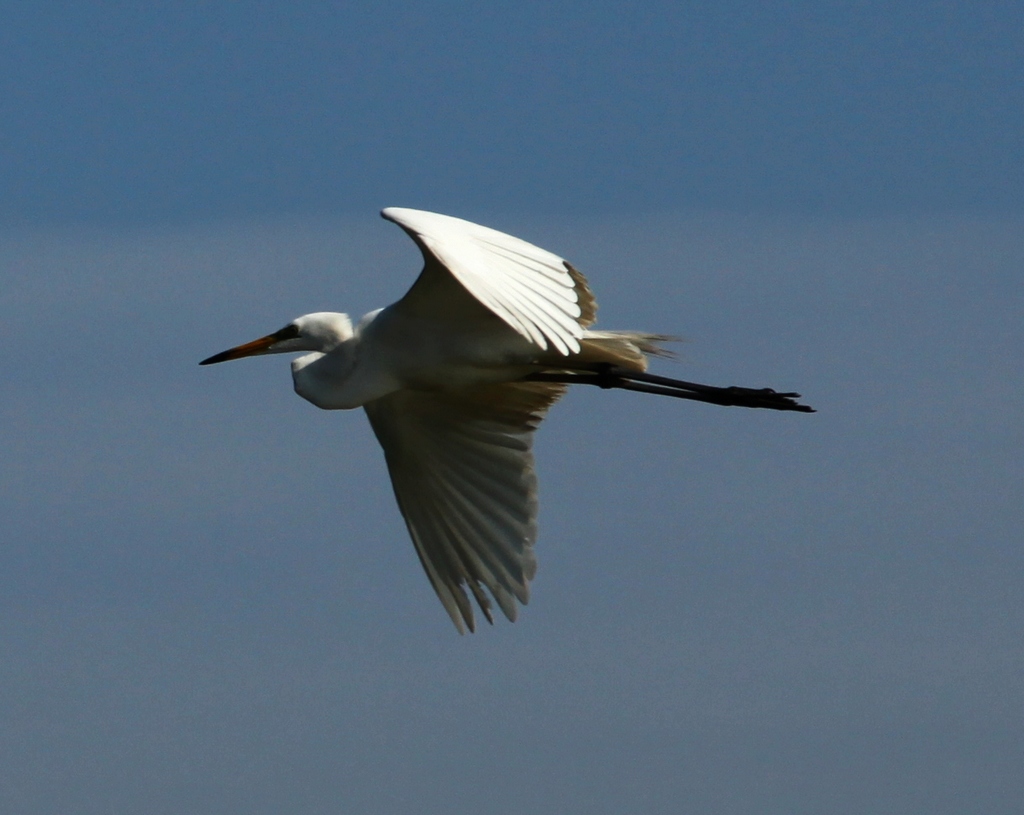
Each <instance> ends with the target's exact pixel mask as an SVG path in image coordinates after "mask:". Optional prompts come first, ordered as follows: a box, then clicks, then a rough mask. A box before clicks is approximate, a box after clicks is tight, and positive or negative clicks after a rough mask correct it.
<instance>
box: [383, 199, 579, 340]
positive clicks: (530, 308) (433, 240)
mask: <svg viewBox="0 0 1024 815" xmlns="http://www.w3.org/2000/svg"><path fill="white" fill-rule="evenodd" d="M381 216H383V217H384V218H386V219H387V220H389V221H394V222H395V223H396V224H398V225H399V226H400V227H402V229H404V230H405V231H406V232H407V233H408V234H409V235H410V237H412V239H413V240H414V241H416V244H417V245H418V246H419V247H420V250H421V251H422V252H423V258H424V261H425V266H424V268H423V273H422V274H421V275H420V277H419V279H418V280H417V281H416V283H415V284H414V285H413V287H412V289H411V290H410V291H409V294H407V295H406V297H405V298H404V300H409V299H415V298H417V297H420V296H424V295H428V293H429V291H430V290H432V289H441V288H442V287H443V282H442V281H441V280H440V279H439V277H440V276H451V277H454V278H455V280H457V281H458V282H459V284H460V285H461V286H462V287H463V288H464V289H465V290H466V291H467V292H469V294H471V295H472V296H473V297H474V298H475V299H476V300H477V301H478V302H479V303H481V304H482V305H483V306H485V307H486V308H487V309H489V310H490V311H491V312H493V313H494V314H496V315H497V316H498V317H500V318H501V319H502V320H504V321H505V323H507V324H508V325H510V326H511V327H512V328H514V329H515V330H516V331H517V332H519V333H520V334H521V335H522V336H524V337H526V338H527V339H528V340H530V341H531V342H533V343H534V344H536V345H537V346H539V347H540V348H542V349H547V348H548V346H549V345H550V346H551V347H552V348H554V349H555V350H557V351H558V352H559V353H561V354H566V355H568V354H570V353H578V352H579V350H580V343H579V340H580V338H581V337H582V336H583V330H584V328H586V326H587V325H589V324H590V323H591V322H593V319H594V313H595V311H596V304H595V303H594V298H593V295H592V294H591V293H590V290H589V288H587V283H586V280H585V279H584V278H583V275H581V274H580V273H579V272H578V271H576V270H575V269H573V268H572V267H570V266H569V264H568V263H566V262H565V260H563V259H562V258H560V257H559V256H558V255H555V254H552V253H551V252H548V251H547V250H545V249H541V248H539V247H537V246H534V245H533V244H532V243H527V242H526V241H524V240H520V239H519V238H514V237H512V236H511V235H506V234H505V233H504V232H498V231H497V230H495V229H490V228H488V227H486V226H480V225H478V224H474V223H470V222H469V221H464V220H462V219H461V218H452V217H451V216H449V215H438V214H436V213H433V212H423V211H421V210H416V209H403V208H400V207H389V208H388V209H385V210H383V211H382V212H381Z"/></svg>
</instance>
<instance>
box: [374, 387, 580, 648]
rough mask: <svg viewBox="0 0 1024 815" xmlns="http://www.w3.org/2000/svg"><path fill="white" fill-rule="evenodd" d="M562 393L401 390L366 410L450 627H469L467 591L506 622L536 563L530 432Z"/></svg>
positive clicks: (523, 599)
mask: <svg viewBox="0 0 1024 815" xmlns="http://www.w3.org/2000/svg"><path fill="white" fill-rule="evenodd" d="M563 390H564V388H563V386H559V385H550V384H546V383H514V384H505V385H488V386H483V387H478V388H470V389H464V390H460V391H454V392H445V393H439V392H426V391H408V390H406V391H398V392H396V393H392V394H390V395H389V396H385V397H384V398H382V399H377V400H375V401H373V402H370V403H368V404H367V405H365V409H366V413H367V416H369V418H370V424H371V425H372V426H373V430H374V433H375V434H376V435H377V439H378V440H379V441H380V444H381V447H383V448H384V455H385V458H386V459H387V464H388V471H389V472H390V473H391V483H392V485H393V486H394V490H395V497H396V498H397V499H398V506H399V508H400V509H401V511H402V515H403V516H404V518H405V522H406V525H407V526H408V528H409V533H410V535H411V536H412V539H413V543H414V544H415V546H416V551H417V553H418V554H419V557H420V561H421V562H422V564H423V568H424V570H425V571H426V573H427V576H428V577H429V578H430V582H431V584H432V585H433V587H434V590H435V591H436V592H437V596H438V597H439V598H440V599H441V602H442V604H443V605H444V607H445V609H446V610H447V611H448V614H449V615H450V616H451V618H452V621H453V622H454V623H455V626H456V628H458V629H459V631H460V632H464V631H465V628H466V627H468V628H469V630H470V631H472V630H473V629H474V621H473V610H472V606H471V604H470V600H469V597H468V596H467V594H466V591H465V589H466V588H468V589H469V590H470V592H472V594H473V596H474V597H475V598H476V601H477V603H478V604H479V606H480V608H481V610H482V611H483V613H484V615H485V616H486V617H487V619H488V620H489V621H490V620H491V613H490V601H489V600H488V598H487V596H486V595H485V594H484V592H483V590H482V589H483V588H486V589H487V590H488V591H489V592H490V594H491V595H492V596H493V597H494V599H495V601H497V603H498V606H499V607H500V608H501V610H502V611H503V612H504V614H505V616H506V617H508V618H509V619H510V620H515V618H516V613H517V607H516V601H517V600H518V601H519V602H520V603H523V604H525V603H526V602H527V600H528V599H529V581H530V580H531V579H532V578H533V575H534V572H535V571H536V568H537V565H536V560H535V558H534V554H533V545H534V542H535V541H536V539H537V477H536V475H535V473H534V469H533V453H532V449H531V448H532V444H533V431H534V429H535V428H536V427H537V425H538V424H539V423H540V421H541V419H542V418H543V417H544V414H545V412H546V411H547V408H548V407H549V406H550V405H551V404H552V403H553V402H554V401H555V400H556V399H558V397H559V396H560V395H561V394H562V392H563Z"/></svg>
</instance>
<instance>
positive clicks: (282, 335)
mask: <svg viewBox="0 0 1024 815" xmlns="http://www.w3.org/2000/svg"><path fill="white" fill-rule="evenodd" d="M298 336H299V327H298V326H297V325H295V323H289V324H288V325H286V326H285V327H284V328H282V329H281V330H280V331H277V332H275V334H274V339H276V340H278V342H280V341H281V340H294V339H296V338H297V337H298Z"/></svg>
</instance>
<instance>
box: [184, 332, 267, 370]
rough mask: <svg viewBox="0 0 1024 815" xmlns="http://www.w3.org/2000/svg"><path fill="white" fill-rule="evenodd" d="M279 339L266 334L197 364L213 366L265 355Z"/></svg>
mask: <svg viewBox="0 0 1024 815" xmlns="http://www.w3.org/2000/svg"><path fill="white" fill-rule="evenodd" d="M279 333H280V332H279ZM280 339H281V338H280V337H279V336H278V335H277V334H268V335H267V336H265V337H260V338H259V339H258V340H253V341H252V342H247V343H245V345H236V346H235V347H234V348H229V349H228V350H227V351H221V352H220V353H219V354H214V355H213V356H212V357H207V358H206V359H204V360H203V361H202V362H200V363H199V364H200V365H213V364H214V363H216V362H227V361H228V360H229V359H241V358H242V357H252V356H256V355H257V354H265V353H267V352H268V351H269V350H270V347H271V346H272V345H274V344H275V343H276V342H279V341H280Z"/></svg>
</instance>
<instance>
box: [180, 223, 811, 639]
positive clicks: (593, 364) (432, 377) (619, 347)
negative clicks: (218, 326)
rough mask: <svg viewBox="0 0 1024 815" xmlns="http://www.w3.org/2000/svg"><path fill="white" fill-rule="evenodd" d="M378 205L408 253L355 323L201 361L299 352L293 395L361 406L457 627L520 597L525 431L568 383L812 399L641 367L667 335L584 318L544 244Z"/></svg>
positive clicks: (527, 491) (579, 294) (526, 557)
mask: <svg viewBox="0 0 1024 815" xmlns="http://www.w3.org/2000/svg"><path fill="white" fill-rule="evenodd" d="M381 215H382V216H383V217H384V218H386V219H387V220H389V221H393V222H394V223H396V224H398V225H399V226H400V227H401V228H402V229H404V230H405V232H406V233H407V234H408V235H409V237H411V238H412V239H413V240H414V241H415V242H416V245H417V246H419V248H420V251H421V252H422V253H423V259H424V267H423V271H422V272H421V273H420V276H419V277H418V278H417V280H416V282H415V283H414V284H413V286H412V288H411V289H409V291H408V292H407V293H406V295H405V296H404V297H403V298H402V299H401V300H399V301H398V302H396V303H394V304H392V305H390V306H388V307H387V308H383V309H378V310H377V311H372V312H370V313H369V314H367V315H365V316H364V317H363V318H362V319H361V320H360V321H359V322H358V323H357V324H356V325H353V324H352V321H351V320H350V319H349V317H348V315H346V314H337V313H334V312H319V313H315V314H306V315H304V316H302V317H299V318H297V319H295V320H293V321H292V322H290V323H288V325H286V326H285V327H284V328H282V329H281V330H280V331H275V332H274V333H273V334H269V335H267V336H265V337H261V338H260V339H258V340H254V341H252V342H249V343H246V344H244V345H239V346H237V347H235V348H231V349H229V350H227V351H223V352H221V353H219V354H214V355H213V356H212V357H209V358H208V359H204V360H203V361H202V362H201V363H200V365H211V364H213V363H216V362H225V361H227V360H232V359H239V358H241V357H248V356H256V355H259V354H283V353H292V352H305V353H304V355H303V356H299V357H297V358H295V359H293V360H292V364H291V365H292V379H293V381H294V384H295V391H296V393H298V394H299V396H301V397H303V398H304V399H307V400H308V401H310V402H312V403H313V404H314V405H316V406H317V407H320V408H323V409H325V410H347V409H351V408H358V407H361V408H363V409H364V410H365V411H366V415H367V416H368V417H369V419H370V425H371V426H372V428H373V432H374V433H375V435H376V436H377V439H378V441H379V442H380V445H381V447H383V448H384V457H385V459H386V461H387V466H388V471H389V473H390V474H391V483H392V485H393V487H394V491H395V497H396V498H397V499H398V506H399V509H400V510H401V512H402V516H403V517H404V518H405V523H406V526H407V527H408V529H409V534H410V536H411V537H412V541H413V544H414V545H415V547H416V553H417V554H418V555H419V558H420V562H421V563H422V564H423V569H424V571H426V573H427V577H428V578H429V579H430V583H431V585H432V586H433V587H434V591H435V592H437V596H438V597H439V598H440V600H441V603H442V605H444V607H445V610H446V611H447V612H448V614H449V616H450V617H451V618H452V622H454V623H455V627H456V628H457V629H458V630H459V632H460V633H465V631H466V629H468V630H470V631H473V630H475V624H474V617H473V606H472V603H471V601H470V595H472V596H473V598H474V599H475V600H476V603H477V605H478V606H479V607H480V610H481V612H482V613H483V615H484V617H486V618H487V620H488V622H492V623H493V615H492V604H491V598H493V600H494V602H496V603H497V605H498V607H499V608H500V609H501V611H502V612H503V613H504V614H505V616H506V617H507V618H508V619H509V620H513V621H514V620H515V619H516V615H517V611H518V607H517V605H516V603H517V601H518V602H519V603H522V604H524V605H525V604H526V602H527V600H528V599H529V586H530V580H531V579H533V576H534V573H535V572H536V569H537V561H536V558H535V557H534V552H533V547H534V543H535V541H536V539H537V477H536V475H535V473H534V466H533V452H532V445H533V432H534V430H536V429H537V426H538V424H540V422H541V420H542V419H543V418H544V415H545V413H546V412H547V410H548V409H549V408H550V407H551V405H552V404H554V403H555V402H556V401H557V400H558V398H559V397H560V396H561V395H562V394H563V393H564V392H565V389H566V388H567V386H569V385H571V384H583V385H596V386H598V387H601V388H623V389H626V390H634V391H641V392H645V393H655V394H661V395H665V396H674V397H679V398H682V399H691V400H696V401H701V402H710V403H712V404H718V405H738V406H743V407H756V408H769V409H774V410H792V411H802V412H808V413H809V412H812V411H813V409H812V408H810V407H808V406H806V405H802V404H800V403H798V402H797V401H796V400H797V399H798V398H799V396H800V394H797V393H777V392H776V391H773V390H771V389H770V388H763V389H753V388H737V387H730V388H720V387H714V386H710V385H701V384H698V383H694V382H685V381H683V380H679V379H670V378H668V377H662V376H654V375H651V374H648V373H647V372H646V371H647V357H648V356H651V355H665V354H666V352H665V351H664V349H663V348H662V346H661V345H660V343H662V342H664V341H666V340H670V339H671V337H666V336H663V335H658V334H648V333H644V332H638V331H595V330H593V329H592V328H591V326H592V325H593V323H594V321H595V317H596V313H597V303H596V301H595V299H594V295H593V294H592V293H591V291H590V287H589V286H588V284H587V281H586V278H584V276H583V275H582V274H581V273H580V272H578V271H577V270H576V269H575V268H573V267H572V266H571V265H570V264H569V263H568V262H567V261H566V260H564V259H562V258H560V257H559V256H558V255H555V254H552V253H551V252H548V251H546V250H544V249H541V248H539V247H537V246H534V245H532V244H530V243H527V242H526V241H523V240H520V239H519V238H514V237H512V236H511V235H506V234H504V233H502V232H498V231H497V230H494V229H490V228H488V227H485V226H480V225H478V224H474V223H470V222H469V221H464V220H462V219H460V218H453V217H451V216H448V215H439V214H436V213H433V212H423V211H420V210H414V209H402V208H398V207H390V208H388V209H385V210H384V211H383V212H382V213H381ZM485 589H486V591H485ZM467 590H468V593H467ZM488 594H489V595H490V596H488Z"/></svg>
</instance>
